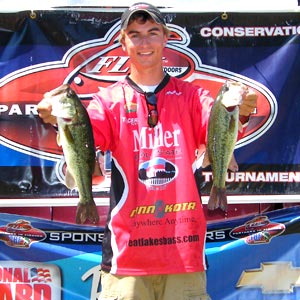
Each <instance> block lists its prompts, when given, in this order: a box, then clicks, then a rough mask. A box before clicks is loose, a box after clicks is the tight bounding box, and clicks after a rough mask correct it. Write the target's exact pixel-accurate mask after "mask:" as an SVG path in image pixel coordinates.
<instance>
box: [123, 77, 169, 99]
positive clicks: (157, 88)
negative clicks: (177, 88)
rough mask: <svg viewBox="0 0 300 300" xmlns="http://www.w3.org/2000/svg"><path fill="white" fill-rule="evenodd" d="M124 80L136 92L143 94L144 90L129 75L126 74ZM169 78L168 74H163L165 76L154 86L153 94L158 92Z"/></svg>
mask: <svg viewBox="0 0 300 300" xmlns="http://www.w3.org/2000/svg"><path fill="white" fill-rule="evenodd" d="M125 79H126V81H127V82H128V84H129V85H130V86H131V87H132V88H133V89H134V90H136V91H137V92H138V93H140V94H145V91H143V90H142V89H141V88H140V87H139V86H138V85H137V84H136V83H135V82H134V81H133V80H132V79H131V78H130V77H129V75H127V76H126V78H125ZM169 80H170V75H169V74H167V73H166V74H165V77H164V78H163V80H162V81H161V82H160V84H159V85H158V86H157V87H156V89H155V90H154V94H156V93H158V92H159V91H161V90H162V89H163V88H164V87H165V86H166V85H167V84H168V82H169Z"/></svg>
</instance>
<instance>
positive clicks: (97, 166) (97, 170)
mask: <svg viewBox="0 0 300 300" xmlns="http://www.w3.org/2000/svg"><path fill="white" fill-rule="evenodd" d="M93 175H94V176H103V172H102V170H101V168H100V164H99V162H98V160H97V159H96V158H95V166H94V172H93Z"/></svg>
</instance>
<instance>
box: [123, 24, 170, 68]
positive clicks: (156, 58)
mask: <svg viewBox="0 0 300 300" xmlns="http://www.w3.org/2000/svg"><path fill="white" fill-rule="evenodd" d="M166 42H167V36H166V35H165V34H164V30H163V26H162V25H161V24H157V23H156V22H154V21H153V20H147V21H146V22H145V23H140V22H139V20H135V21H133V22H131V23H130V24H129V25H128V26H127V28H126V30H125V34H124V37H123V39H122V40H121V43H122V47H123V50H125V51H126V52H127V54H128V55H129V57H130V59H131V64H132V65H134V66H135V67H136V68H137V69H138V68H140V67H141V68H147V67H148V68H153V67H155V66H159V67H161V64H162V56H163V49H164V47H165V45H166Z"/></svg>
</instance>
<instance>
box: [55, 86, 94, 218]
mask: <svg viewBox="0 0 300 300" xmlns="http://www.w3.org/2000/svg"><path fill="white" fill-rule="evenodd" d="M49 94H50V96H51V99H52V115H54V116H56V117H57V125H58V135H57V143H58V145H60V146H61V147H62V149H63V153H64V157H65V161H66V165H67V170H66V177H65V184H66V186H67V187H68V188H69V189H74V188H75V187H77V188H78V193H79V202H78V205H77V211H76V223H78V224H82V223H84V222H85V221H86V220H90V221H91V222H92V223H98V222H99V215H98V211H97V207H96V204H95V201H94V199H93V194H92V175H93V172H94V171H95V165H96V154H95V146H94V138H93V132H92V127H91V123H90V119H89V116H88V114H87V111H86V109H85V107H84V106H83V104H82V103H81V101H80V99H79V98H78V96H77V95H76V93H75V92H74V91H73V90H72V89H71V88H70V87H69V85H67V84H65V85H62V86H60V87H58V88H57V89H55V90H52V91H50V92H49Z"/></svg>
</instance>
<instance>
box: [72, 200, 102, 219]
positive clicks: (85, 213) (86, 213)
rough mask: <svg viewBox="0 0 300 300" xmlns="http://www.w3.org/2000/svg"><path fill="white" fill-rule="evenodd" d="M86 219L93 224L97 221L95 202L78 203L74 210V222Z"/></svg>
mask: <svg viewBox="0 0 300 300" xmlns="http://www.w3.org/2000/svg"><path fill="white" fill-rule="evenodd" d="M87 220H89V221H90V222H92V223H93V224H97V223H99V214H98V210H97V206H96V204H95V202H94V201H93V202H92V203H84V204H83V203H80V202H79V203H78V205H77V210H76V223H77V224H83V223H85V222H86V221H87Z"/></svg>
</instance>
